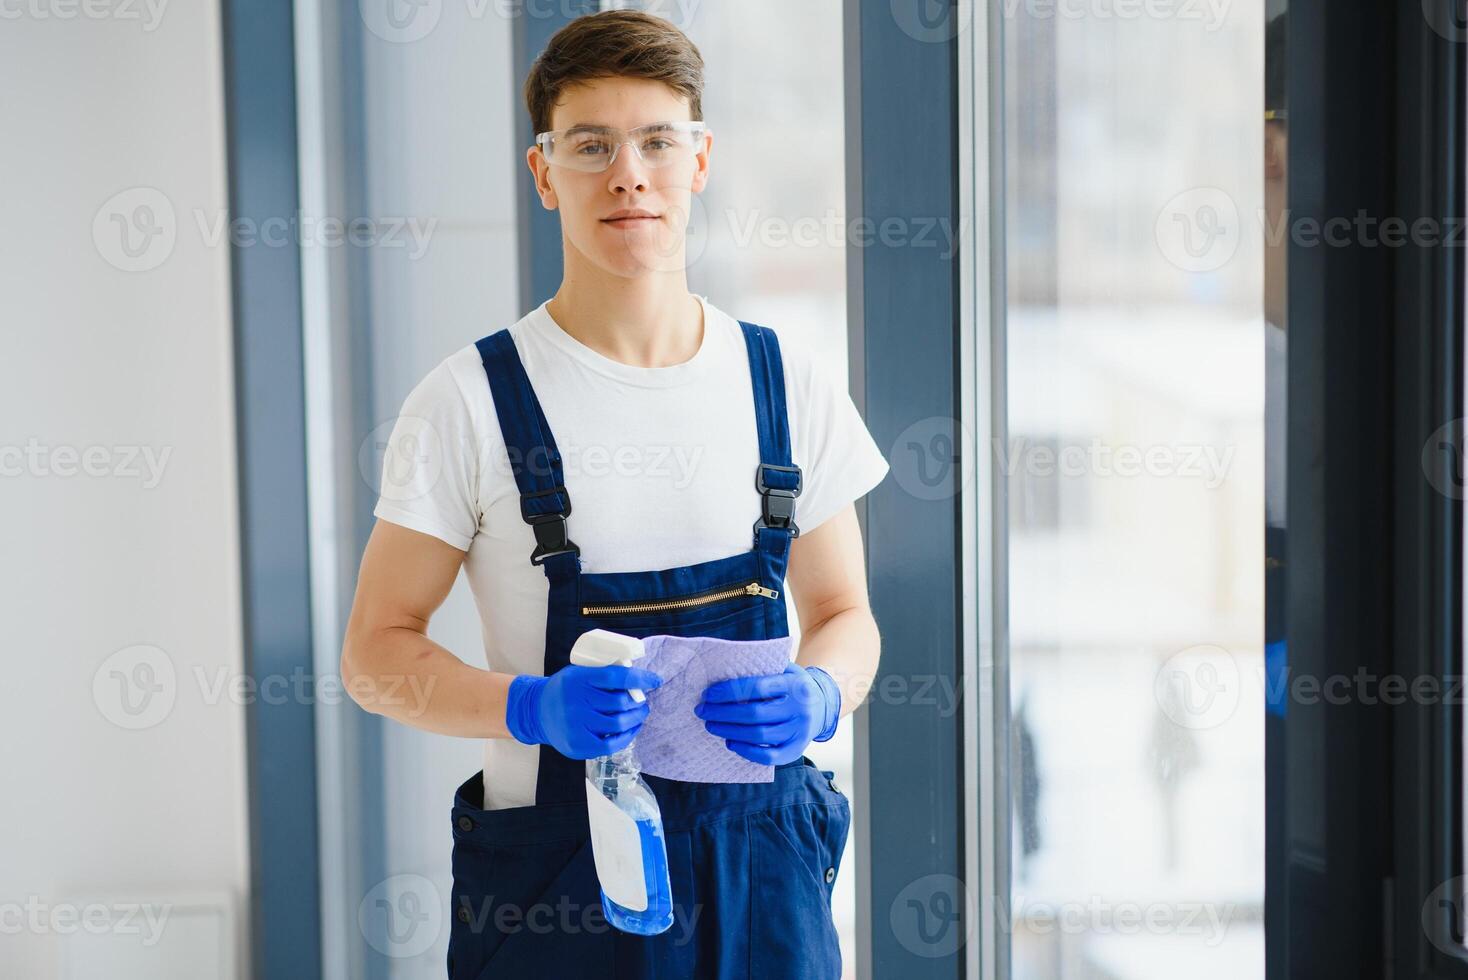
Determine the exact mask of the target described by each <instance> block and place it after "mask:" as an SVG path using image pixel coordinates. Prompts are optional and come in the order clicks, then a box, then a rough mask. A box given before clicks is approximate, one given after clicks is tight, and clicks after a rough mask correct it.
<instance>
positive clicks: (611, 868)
mask: <svg viewBox="0 0 1468 980" xmlns="http://www.w3.org/2000/svg"><path fill="white" fill-rule="evenodd" d="M642 653H643V646H642V640H641V639H639V638H637V637H635V636H624V635H623V634H621V633H613V632H611V631H610V630H602V629H594V630H589V631H587V632H585V633H583V634H581V636H580V637H578V638H577V640H576V644H575V646H573V647H572V648H571V663H573V664H579V665H582V666H585V667H606V666H610V665H612V664H621V665H623V666H628V667H630V666H632V663H633V661H634V660H636V659H637V658H638V657H640V656H642ZM632 697H633V698H634V699H636V700H638V701H644V700H646V695H645V694H644V693H643V692H642V691H639V690H634V691H632ZM634 747H635V744H634V745H628V746H627V747H626V748H624V749H622V750H621V751H619V752H614V753H612V754H611V755H606V756H601V757H600V758H596V759H587V760H586V812H587V817H588V819H589V821H590V824H591V849H592V857H593V858H594V860H595V861H596V876H597V878H598V879H599V880H600V881H601V906H602V911H603V912H604V913H605V914H606V917H607V921H608V922H610V923H611V924H612V925H613V926H615V927H616V928H618V929H620V930H622V931H623V932H631V933H636V934H638V935H643V936H655V935H657V934H658V933H660V932H665V931H667V929H668V928H669V927H670V926H672V924H673V895H672V891H673V890H672V886H671V884H670V882H669V879H668V846H667V840H666V838H665V837H664V836H663V815H662V811H661V810H660V809H659V808H658V799H657V797H656V796H654V795H653V792H652V789H651V788H650V787H649V786H648V785H647V783H646V781H644V780H643V778H642V773H641V771H640V770H639V769H638V766H637V758H636V756H635V755H634V753H633V749H634Z"/></svg>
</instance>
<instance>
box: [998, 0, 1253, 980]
mask: <svg viewBox="0 0 1468 980" xmlns="http://www.w3.org/2000/svg"><path fill="white" fill-rule="evenodd" d="M1214 9H1216V10H1217V14H1216V15H1215V14H1209V13H1205V12H1203V11H1189V8H1188V6H1187V5H1156V6H1148V7H1146V8H1145V9H1144V8H1141V7H1138V8H1136V15H1135V16H1123V13H1124V12H1123V11H1122V8H1121V7H1119V6H1116V5H1112V4H1096V5H1080V6H1078V7H1073V8H1067V7H1060V8H1056V7H1053V6H1050V5H1043V4H1016V5H1012V7H1007V8H1006V13H1007V15H1006V17H1005V19H1004V24H1003V29H1004V32H1005V41H1004V45H1005V52H1004V53H1005V59H1004V63H1005V77H1004V89H1005V92H1006V122H1005V133H1004V138H1005V143H1006V156H1007V159H1006V174H1007V178H1006V180H1007V183H1006V186H1005V188H1004V191H1005V203H1006V214H1005V222H1006V236H1007V240H1006V253H1007V254H1006V256H1005V258H1006V262H1007V272H1006V275H1007V284H1006V285H1007V288H1006V294H1007V303H1008V314H1007V316H1008V320H1007V324H1006V336H1007V345H1008V353H1007V358H1008V360H1007V364H1006V365H1005V369H1006V375H1007V380H1006V384H1007V390H1008V406H1007V408H1008V425H1009V432H1008V438H1007V446H1006V448H1007V452H1006V453H1005V455H1004V457H1003V458H1001V459H999V460H998V461H997V462H998V463H999V465H1000V466H1001V467H1002V468H1003V471H1004V472H1005V473H1006V474H1007V476H1008V481H1009V492H1010V508H1009V521H1010V537H1009V556H1008V565H1009V595H1010V609H1009V620H1010V627H1011V636H1010V656H1011V665H1010V678H1011V688H1010V697H1011V712H1012V717H1013V738H1012V739H1011V745H1012V750H1013V758H1012V759H1011V764H1012V773H1013V779H1012V787H1013V791H1014V798H1015V809H1014V814H1013V817H1014V828H1015V833H1014V835H1013V844H1012V847H1013V851H1012V861H1011V881H1010V887H1009V896H1008V897H1009V907H1008V908H1006V909H1003V910H1001V911H1002V914H1003V915H1004V918H1002V919H1001V925H1003V924H1005V923H1008V925H1009V933H1010V941H1011V957H1012V960H1011V962H1012V975H1013V976H1014V977H1016V978H1021V980H1026V978H1072V977H1074V978H1082V977H1085V978H1090V977H1097V976H1104V977H1109V978H1118V980H1123V978H1125V980H1131V978H1136V980H1142V978H1152V977H1158V978H1167V980H1172V978H1175V977H1179V976H1187V977H1189V978H1190V980H1207V978H1212V977H1217V978H1220V980H1225V978H1226V980H1241V978H1248V977H1262V976H1263V974H1264V936H1263V926H1262V910H1263V896H1264V713H1265V698H1264V685H1263V683H1262V677H1263V665H1264V637H1265V630H1264V602H1263V596H1264V591H1265V590H1264V567H1265V555H1264V536H1263V535H1262V534H1260V532H1259V528H1260V525H1261V524H1262V523H1263V517H1264V483H1265V481H1264V397H1265V370H1264V364H1265V336H1266V331H1265V324H1264V321H1265V310H1264V309H1263V304H1262V303H1261V297H1262V296H1263V295H1264V281H1263V280H1264V276H1263V269H1264V264H1265V256H1264V254H1263V251H1262V249H1263V244H1262V241H1263V237H1264V236H1262V235H1260V234H1258V232H1259V230H1260V229H1259V220H1260V216H1261V214H1262V213H1263V210H1264V206H1265V186H1264V181H1263V179H1262V168H1261V160H1262V159H1263V155H1264V151H1263V146H1262V139H1261V135H1262V126H1261V124H1260V117H1261V112H1260V107H1261V105H1262V104H1263V101H1264V99H1263V92H1262V88H1263V79H1264V70H1263V49H1264V30H1263V25H1264V23H1265V14H1266V11H1265V9H1264V3H1263V0H1248V2H1244V3H1241V4H1235V5H1229V6H1227V7H1224V8H1214ZM1057 11H1061V12H1065V11H1069V13H1071V14H1074V16H1068V15H1067V16H1062V15H1060V14H1059V13H1058V12H1057Z"/></svg>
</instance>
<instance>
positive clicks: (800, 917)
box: [746, 803, 850, 980]
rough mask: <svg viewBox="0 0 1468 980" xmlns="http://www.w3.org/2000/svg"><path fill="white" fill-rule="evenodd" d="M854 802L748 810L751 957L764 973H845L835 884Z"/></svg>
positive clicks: (806, 977) (814, 977)
mask: <svg viewBox="0 0 1468 980" xmlns="http://www.w3.org/2000/svg"><path fill="white" fill-rule="evenodd" d="M849 822H850V816H849V809H848V808H847V807H846V806H844V805H838V804H830V803H798V804H793V805H788V806H782V807H778V808H776V809H774V810H768V811H763V812H759V813H753V814H750V815H749V817H748V818H747V819H746V828H747V831H748V833H749V843H750V876H751V885H752V887H751V889H750V910H749V915H750V919H749V921H750V944H751V949H750V958H751V966H752V973H753V975H754V976H757V977H760V978H766V977H769V978H777V977H790V978H792V980H795V978H801V980H825V978H829V980H839V978H840V976H841V946H840V941H839V940H838V938H837V934H836V924H835V922H833V921H832V918H831V890H832V888H833V887H834V885H835V881H836V866H837V864H838V863H839V861H840V855H841V847H842V846H843V845H844V843H845V839H846V827H847V826H848V825H849Z"/></svg>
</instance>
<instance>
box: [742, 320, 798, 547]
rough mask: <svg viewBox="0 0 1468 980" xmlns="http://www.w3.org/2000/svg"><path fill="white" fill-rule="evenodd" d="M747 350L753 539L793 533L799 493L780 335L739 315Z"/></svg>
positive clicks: (759, 543) (760, 540)
mask: <svg viewBox="0 0 1468 980" xmlns="http://www.w3.org/2000/svg"><path fill="white" fill-rule="evenodd" d="M739 326H740V328H741V329H742V330H743V331H744V344H745V347H746V348H747V349H748V352H749V374H750V378H751V379H752V380H753V382H754V418H755V427H756V429H757V430H758V432H759V458H760V462H759V466H758V467H756V469H755V474H754V486H755V489H756V490H758V491H759V493H760V518H759V520H757V521H755V522H754V543H755V547H756V548H759V547H761V546H762V543H763V542H764V541H765V540H773V539H775V538H784V539H785V540H786V541H788V540H789V539H790V538H794V537H797V536H798V535H799V534H800V528H799V527H798V526H797V525H796V523H795V498H796V497H798V496H800V489H801V486H800V483H801V474H800V467H799V466H796V465H795V464H794V463H793V462H792V460H791V456H790V427H789V420H788V418H787V416H786V411H785V367H784V362H783V361H781V359H780V341H779V339H778V338H776V336H775V332H774V331H773V330H771V329H770V328H769V327H761V326H759V325H757V324H753V323H746V322H744V321H743V320H740V321H739Z"/></svg>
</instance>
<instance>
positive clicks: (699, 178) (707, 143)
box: [689, 130, 714, 194]
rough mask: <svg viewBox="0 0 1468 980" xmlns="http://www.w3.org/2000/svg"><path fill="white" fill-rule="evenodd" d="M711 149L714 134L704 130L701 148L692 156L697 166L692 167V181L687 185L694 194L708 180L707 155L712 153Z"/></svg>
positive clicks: (698, 191)
mask: <svg viewBox="0 0 1468 980" xmlns="http://www.w3.org/2000/svg"><path fill="white" fill-rule="evenodd" d="M713 149H714V134H713V133H712V132H709V131H707V130H705V131H704V134H703V149H701V150H699V151H698V153H697V155H696V156H695V157H694V159H695V160H697V161H698V166H697V167H695V168H694V171H693V182H692V183H691V184H690V185H689V190H691V191H693V193H695V194H698V193H701V192H702V191H703V189H704V187H705V186H706V185H707V184H708V182H709V157H710V155H712V153H713Z"/></svg>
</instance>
